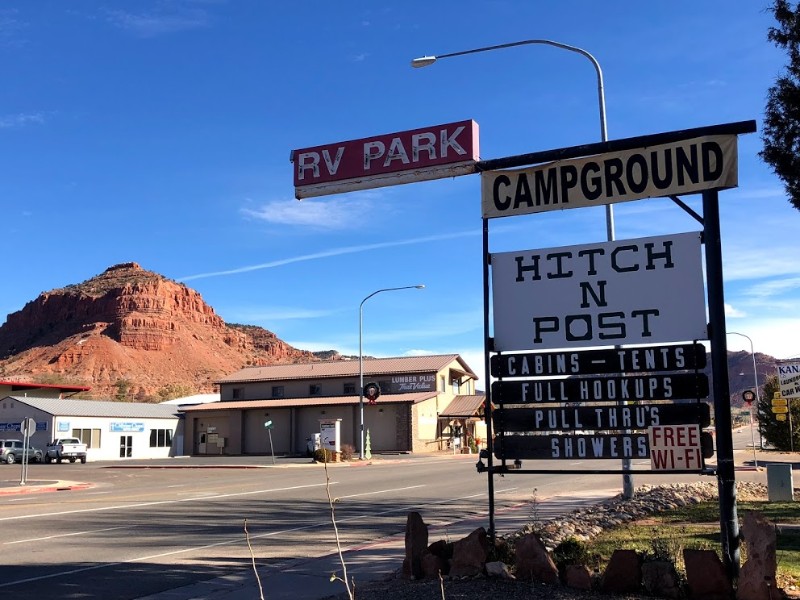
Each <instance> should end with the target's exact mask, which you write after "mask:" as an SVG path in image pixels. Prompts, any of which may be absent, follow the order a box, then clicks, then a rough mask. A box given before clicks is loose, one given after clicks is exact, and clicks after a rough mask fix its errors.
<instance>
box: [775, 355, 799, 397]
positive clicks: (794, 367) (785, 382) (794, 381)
mask: <svg viewBox="0 0 800 600" xmlns="http://www.w3.org/2000/svg"><path fill="white" fill-rule="evenodd" d="M778 383H780V386H781V397H783V398H800V361H795V362H784V363H780V364H779V365H778Z"/></svg>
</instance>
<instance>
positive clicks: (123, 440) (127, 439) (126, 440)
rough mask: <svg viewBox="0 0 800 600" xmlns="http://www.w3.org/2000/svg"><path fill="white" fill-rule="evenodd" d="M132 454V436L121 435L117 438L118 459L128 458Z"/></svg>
mask: <svg viewBox="0 0 800 600" xmlns="http://www.w3.org/2000/svg"><path fill="white" fill-rule="evenodd" d="M132 452H133V436H132V435H121V436H119V457H120V458H130V457H131V454H132Z"/></svg>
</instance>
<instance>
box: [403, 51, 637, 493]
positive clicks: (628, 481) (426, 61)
mask: <svg viewBox="0 0 800 600" xmlns="http://www.w3.org/2000/svg"><path fill="white" fill-rule="evenodd" d="M534 44H541V45H545V46H554V47H556V48H561V49H562V50H568V51H569V52H574V53H576V54H580V55H581V56H583V57H585V58H587V59H589V62H591V63H592V66H593V67H594V70H595V73H596V74H597V104H598V108H599V111H600V140H601V141H603V142H607V141H608V131H607V129H606V98H605V91H604V88H603V70H602V69H601V68H600V63H599V62H597V59H596V58H595V57H594V56H592V54H591V53H589V52H587V51H586V50H584V49H583V48H578V47H577V46H570V45H569V44H562V43H561V42H555V41H553V40H539V39H535V40H522V41H519V42H511V43H509V44H498V45H496V46H486V47H483V48H474V49H472V50H463V51H461V52H450V53H449V54H440V55H438V56H422V57H420V58H415V59H414V60H412V61H411V66H412V67H415V68H420V67H427V66H429V65H432V64H433V63H435V62H436V61H438V60H441V59H443V58H451V57H454V56H464V55H466V54H477V53H478V52H489V51H491V50H501V49H503V48H515V47H517V46H528V45H534ZM614 235H615V234H614V208H613V205H612V204H606V237H607V240H608V241H609V242H613V241H614ZM622 468H623V469H626V470H630V469H631V461H630V459H629V458H623V459H622ZM622 495H623V496H624V497H625V498H633V478H632V476H631V475H623V476H622Z"/></svg>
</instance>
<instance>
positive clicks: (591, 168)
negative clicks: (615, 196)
mask: <svg viewBox="0 0 800 600" xmlns="http://www.w3.org/2000/svg"><path fill="white" fill-rule="evenodd" d="M599 172H600V165H598V164H597V163H596V162H588V163H586V164H585V165H583V168H582V169H581V194H583V197H584V198H586V199H587V200H597V199H598V198H599V197H600V195H601V194H602V193H603V184H602V179H601V177H600V176H599V175H597V173H599ZM590 173H591V174H593V175H594V176H593V177H589V175H590Z"/></svg>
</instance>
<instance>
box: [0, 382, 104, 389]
mask: <svg viewBox="0 0 800 600" xmlns="http://www.w3.org/2000/svg"><path fill="white" fill-rule="evenodd" d="M0 385H9V386H11V389H12V391H13V390H59V391H62V392H88V391H89V390H90V389H92V388H90V387H86V386H85V385H60V384H59V385H54V384H50V383H33V382H30V381H5V380H3V381H0Z"/></svg>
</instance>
